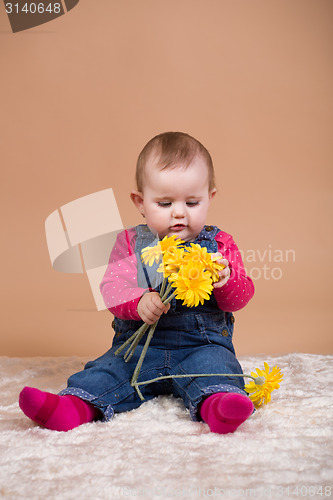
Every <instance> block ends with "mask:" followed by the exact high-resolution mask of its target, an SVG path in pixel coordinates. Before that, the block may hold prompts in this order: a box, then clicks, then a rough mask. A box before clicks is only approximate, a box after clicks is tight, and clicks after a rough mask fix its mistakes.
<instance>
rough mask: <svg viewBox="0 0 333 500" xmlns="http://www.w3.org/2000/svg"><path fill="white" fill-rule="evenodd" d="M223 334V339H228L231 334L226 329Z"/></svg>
mask: <svg viewBox="0 0 333 500" xmlns="http://www.w3.org/2000/svg"><path fill="white" fill-rule="evenodd" d="M221 334H222V335H223V337H228V335H229V332H228V330H226V329H225V328H224V330H222V332H221Z"/></svg>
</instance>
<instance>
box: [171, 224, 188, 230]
mask: <svg viewBox="0 0 333 500" xmlns="http://www.w3.org/2000/svg"><path fill="white" fill-rule="evenodd" d="M185 227H186V226H185V224H175V225H174V226H171V230H172V231H181V230H182V229H184V228H185Z"/></svg>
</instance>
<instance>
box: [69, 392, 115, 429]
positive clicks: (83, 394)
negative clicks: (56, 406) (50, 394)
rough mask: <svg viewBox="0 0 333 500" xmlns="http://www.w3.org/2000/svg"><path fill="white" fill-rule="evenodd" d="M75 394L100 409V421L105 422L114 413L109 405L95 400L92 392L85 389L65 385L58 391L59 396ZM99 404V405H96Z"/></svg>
mask: <svg viewBox="0 0 333 500" xmlns="http://www.w3.org/2000/svg"><path fill="white" fill-rule="evenodd" d="M66 395H70V396H76V397H77V398H80V399H82V400H83V401H88V403H91V404H92V405H93V406H94V407H95V408H97V409H98V410H100V411H101V412H102V413H103V418H102V419H101V421H102V422H107V421H108V420H110V419H111V418H112V417H113V415H114V409H113V408H112V406H111V405H103V402H102V401H98V400H97V401H96V396H94V395H93V394H90V393H89V392H87V391H83V390H82V389H78V388H76V387H67V389H63V390H62V391H60V392H59V396H66ZM98 403H99V404H101V405H102V407H101V406H99V405H98Z"/></svg>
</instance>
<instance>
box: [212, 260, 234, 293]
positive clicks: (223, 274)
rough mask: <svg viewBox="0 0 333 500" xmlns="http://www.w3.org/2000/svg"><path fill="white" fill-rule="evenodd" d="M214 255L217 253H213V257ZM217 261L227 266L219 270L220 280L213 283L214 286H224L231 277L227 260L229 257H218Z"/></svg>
mask: <svg viewBox="0 0 333 500" xmlns="http://www.w3.org/2000/svg"><path fill="white" fill-rule="evenodd" d="M214 255H216V254H212V257H213V256H214ZM215 262H217V263H218V264H222V265H223V266H225V268H224V269H222V271H219V272H218V273H219V276H220V279H219V281H216V282H215V283H213V287H214V288H221V287H222V286H224V285H225V284H226V282H227V281H228V279H229V278H230V267H229V262H228V261H227V259H218V260H216V261H215Z"/></svg>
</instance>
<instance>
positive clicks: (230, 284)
mask: <svg viewBox="0 0 333 500" xmlns="http://www.w3.org/2000/svg"><path fill="white" fill-rule="evenodd" d="M216 241H217V245H218V251H219V252H220V253H221V254H222V255H223V258H224V259H227V260H228V262H229V267H230V269H231V275H230V278H229V280H228V281H227V283H226V284H225V285H224V286H223V287H221V288H215V289H214V296H215V298H216V300H217V303H218V306H219V308H220V309H222V310H223V311H228V312H233V311H238V310H239V309H242V308H243V307H245V306H246V304H247V303H248V302H249V301H250V300H251V299H252V297H253V295H254V285H253V282H252V280H251V278H249V277H248V276H247V275H246V272H245V269H244V264H243V261H242V257H241V254H240V251H239V249H238V247H237V245H236V243H235V242H234V240H233V238H232V236H230V234H227V233H224V232H223V231H220V232H219V233H218V234H217V235H216Z"/></svg>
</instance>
